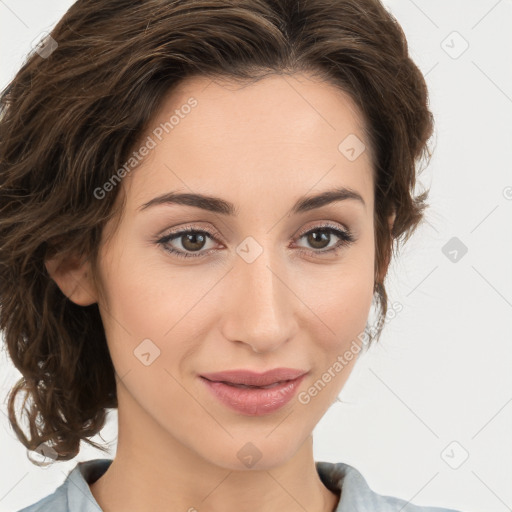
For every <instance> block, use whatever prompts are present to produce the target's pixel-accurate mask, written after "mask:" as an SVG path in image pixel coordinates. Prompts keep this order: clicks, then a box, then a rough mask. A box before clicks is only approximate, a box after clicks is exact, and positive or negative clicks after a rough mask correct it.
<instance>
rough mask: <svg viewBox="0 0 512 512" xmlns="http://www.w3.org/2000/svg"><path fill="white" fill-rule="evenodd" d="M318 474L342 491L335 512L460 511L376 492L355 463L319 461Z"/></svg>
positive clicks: (334, 488)
mask: <svg viewBox="0 0 512 512" xmlns="http://www.w3.org/2000/svg"><path fill="white" fill-rule="evenodd" d="M315 464H316V467H317V471H318V474H319V476H320V478H321V480H322V482H323V483H324V485H326V486H327V487H328V488H329V489H331V490H332V491H334V492H340V491H341V498H340V501H339V503H338V506H337V508H336V510H335V512H366V511H368V510H378V511H379V512H459V511H456V510H453V509H447V508H440V507H424V506H419V505H413V504H412V503H410V502H409V501H406V500H404V499H401V498H395V497H392V496H384V495H382V494H377V493H376V492H374V491H373V490H372V489H371V488H370V487H369V486H368V483H367V482H366V480H365V478H364V477H363V475H362V474H361V473H360V472H359V471H358V470H357V469H356V468H355V467H353V466H350V465H348V464H346V463H343V462H338V463H332V462H321V461H319V462H316V463H315Z"/></svg>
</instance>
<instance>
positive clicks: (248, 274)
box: [221, 251, 297, 353]
mask: <svg viewBox="0 0 512 512" xmlns="http://www.w3.org/2000/svg"><path fill="white" fill-rule="evenodd" d="M226 286H227V289H228V292H227V295H226V296H227V297H229V299H228V301H227V304H225V307H221V311H223V332H224V336H225V338H226V339H229V340H232V341H237V342H240V343H245V344H246V345H247V347H248V348H250V349H251V350H252V351H254V352H256V353H264V352H273V351H275V350H277V349H278V348H279V347H280V346H282V345H283V344H284V343H286V342H287V341H288V340H289V339H290V338H291V337H292V336H293V334H294V328H295V320H294V314H293V308H294V305H296V303H297V298H296V297H295V296H294V294H293V292H292V291H291V290H290V289H289V287H288V280H287V278H286V270H284V266H282V265H278V264H277V263H276V261H275V260H273V259H272V258H270V257H269V256H267V251H263V253H262V254H261V255H260V256H259V257H258V258H256V260H254V261H253V262H252V263H248V262H247V261H245V260H244V259H243V258H237V260H236V262H235V268H234V269H233V270H232V271H231V272H230V274H229V282H227V283H226Z"/></svg>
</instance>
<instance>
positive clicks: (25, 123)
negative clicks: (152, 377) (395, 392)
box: [0, 0, 433, 460]
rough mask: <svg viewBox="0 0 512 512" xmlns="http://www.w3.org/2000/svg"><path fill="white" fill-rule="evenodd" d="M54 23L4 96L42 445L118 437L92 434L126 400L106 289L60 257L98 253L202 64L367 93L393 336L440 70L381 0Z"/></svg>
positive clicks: (379, 278) (1, 105)
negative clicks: (103, 297)
mask: <svg viewBox="0 0 512 512" xmlns="http://www.w3.org/2000/svg"><path fill="white" fill-rule="evenodd" d="M50 36H51V38H47V39H46V40H45V45H44V46H41V47H40V48H39V49H38V50H37V51H33V52H32V53H30V54H29V55H28V56H27V58H26V60H25V62H24V64H23V65H22V66H21V68H20V69H19V71H18V72H17V74H16V75H15V77H14V79H13V80H12V81H11V82H10V83H9V84H8V86H7V87H6V88H5V89H4V90H3V91H2V93H1V96H0V239H1V240H2V244H1V246H0V329H1V330H2V332H3V334H4V339H5V343H6V346H7V349H8V353H9V356H10V358H11V360H12V361H13V363H14V365H15V366H16V368H17V369H18V370H19V371H20V372H21V374H22V378H20V379H19V380H18V381H17V382H16V384H15V385H14V386H13V388H12V389H11V390H10V393H9V400H8V414H9V421H10V423H11V426H12V428H13V429H14V431H15V433H16V435H17V437H18V438H19V440H20V441H21V442H22V443H23V445H24V446H25V447H26V448H27V449H29V450H34V449H36V448H38V447H40V446H41V445H42V443H44V444H45V446H46V445H47V446H50V447H51V448H52V449H53V450H54V452H55V453H56V454H57V456H55V459H56V460H69V459H71V458H73V457H74V456H75V455H76V454H77V453H78V452H79V449H80V441H81V440H84V441H85V442H87V443H89V444H91V445H93V446H95V447H96V448H99V449H101V450H105V449H104V448H103V447H102V446H100V445H98V444H96V443H94V442H93V441H91V440H90V439H88V438H89V437H92V436H94V435H95V434H97V433H98V432H99V431H100V430H101V428H102V427H103V425H104V423H105V420H106V413H107V411H106V409H107V408H116V407H117V395H116V382H115V374H114V372H115V370H114V367H113V364H112V360H111V358H110V354H109V351H108V347H107V343H106V337H105V332H104V328H103V325H102V321H101V317H100V314H99V309H98V305H97V304H96V303H95V304H92V305H90V306H79V305H77V304H75V303H73V302H72V301H71V300H69V299H68V298H67V297H66V296H65V295H64V294H63V293H62V292H61V290H60V289H59V287H58V286H57V285H56V283H55V282H54V281H53V280H52V279H51V278H50V276H49V274H48V271H47V269H46V267H45V261H46V259H48V258H50V257H52V256H54V255H58V254H61V255H66V254H68V255H71V254H78V255H80V256H81V257H84V258H87V259H89V261H90V262H91V264H92V267H93V269H97V266H96V263H97V257H98V248H99V244H100V241H101V236H102V232H103V227H104V226H105V224H106V223H107V222H108V221H109V220H110V219H115V218H118V214H119V212H120V211H121V209H122V208H123V206H124V204H121V206H120V207H119V208H117V206H116V205H115V201H116V197H117V195H118V193H119V190H118V189H120V187H117V188H116V189H115V190H114V191H112V192H110V193H109V194H107V195H106V196H105V197H104V198H103V199H102V200H101V201H99V200H98V199H97V198H96V197H95V195H94V190H95V189H97V188H98V187H101V186H102V184H104V183H106V182H107V181H108V180H109V179H110V177H111V176H112V174H113V171H114V170H116V169H119V168H121V167H122V165H123V163H124V162H126V160H127V158H128V155H130V153H131V152H132V151H133V149H134V147H135V144H136V142H137V141H138V138H139V137H140V136H141V134H142V133H144V130H145V129H146V128H147V127H148V123H149V122H150V120H151V119H152V117H153V116H154V115H155V114H156V113H157V111H158V108H159V105H160V104H161V102H162V101H163V98H164V96H165V95H166V94H167V93H168V92H169V91H170V90H171V89H172V88H173V87H175V86H176V85H177V84H178V83H180V82H181V81H183V80H184V79H186V78H187V77H192V76H194V75H196V76H197V75H200V76H209V77H212V78H214V77H224V78H226V77H227V78H230V79H233V80H240V81H242V82H244V81H257V80H259V79H261V78H264V77H265V76H268V75H271V74H284V73H295V72H302V71H306V72H312V73H314V74H316V75H318V76H320V77H321V78H323V79H324V80H325V81H328V82H329V83H331V84H334V85H335V86H337V87H339V88H340V89H341V90H343V91H344V92H346V93H348V94H349V95H350V97H351V98H352V99H353V100H354V102H355V104H356V105H357V107H358V108H359V109H360V111H361V113H362V115H363V118H364V120H365V125H366V131H367V135H368V137H369V142H370V151H371V155H372V163H373V172H374V178H375V179H374V185H375V186H374V194H375V197H374V199H375V212H374V226H375V232H374V236H375V247H376V254H375V293H374V300H375V304H376V305H377V306H378V309H379V311H380V313H379V317H378V318H379V320H378V323H377V330H376V332H377V336H376V337H375V339H378V337H379V336H380V332H381V330H382V326H383V323H384V319H385V316H386V312H387V294H386V290H385V286H384V282H383V281H384V275H385V269H387V264H388V263H389V261H390V259H391V257H392V255H393V253H394V252H395V253H396V252H397V251H398V248H399V245H400V244H401V243H403V242H405V241H406V240H407V239H408V238H409V237H410V235H411V234H412V232H413V231H414V230H415V228H416V227H417V225H418V224H419V222H420V221H421V220H422V217H423V210H424V209H425V207H426V199H427V196H428V191H427V192H423V193H422V194H420V195H417V196H415V195H414V194H415V183H416V174H417V163H418V162H419V161H420V159H422V158H423V157H428V159H430V156H431V152H430V149H429V147H428V144H427V143H428V139H429V138H430V137H431V135H432V132H433V116H432V114H431V112H430V110H429V107H428V92H427V87H426V83H425V79H424V77H423V75H422V74H421V72H420V70H419V69H418V67H417V66H416V65H415V64H414V62H413V61H412V60H411V58H410V56H409V52H408V45H407V42H406V38H405V35H404V32H403V30H402V28H401V27H400V25H399V24H398V22H397V20H396V19H395V18H394V17H393V16H392V15H391V14H390V13H389V12H388V11H387V10H386V9H385V8H384V7H383V6H382V4H381V3H379V1H378V0H237V1H236V2H235V1H234V0H138V1H137V0H79V1H77V2H76V3H74V4H73V5H72V6H71V7H70V9H69V10H68V11H67V12H66V13H65V15H64V16H63V17H62V19H61V20H60V21H59V22H58V23H57V25H56V26H55V27H54V29H53V30H52V31H51V33H50ZM116 204H117V203H116ZM392 212H394V213H395V215H396V217H395V221H394V224H393V226H392V230H390V229H389V226H388V222H387V219H388V217H389V215H391V213H392ZM20 392H23V394H24V401H23V404H22V407H21V409H22V410H20V411H19V412H20V414H22V413H23V412H25V413H26V415H27V418H28V424H29V432H30V437H27V436H26V435H25V433H24V432H23V431H22V429H21V427H20V426H19V423H18V418H17V414H16V413H17V411H16V407H15V398H16V396H17V395H18V393H20ZM27 403H28V406H27ZM20 419H21V416H20Z"/></svg>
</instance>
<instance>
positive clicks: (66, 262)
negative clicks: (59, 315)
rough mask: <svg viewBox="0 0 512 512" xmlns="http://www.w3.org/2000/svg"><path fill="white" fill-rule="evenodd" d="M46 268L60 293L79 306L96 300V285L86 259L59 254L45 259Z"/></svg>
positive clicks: (87, 304)
mask: <svg viewBox="0 0 512 512" xmlns="http://www.w3.org/2000/svg"><path fill="white" fill-rule="evenodd" d="M44 264H45V266H46V270H47V271H48V274H49V275H50V277H51V278H52V279H53V281H55V283H56V284H57V286H58V287H59V288H60V290H61V291H62V293H63V294H64V295H65V296H66V297H67V298H68V299H69V300H71V301H73V302H74V303H75V304H78V305H79V306H89V305H91V304H94V303H95V302H97V300H98V299H97V292H96V287H95V286H94V284H93V280H92V271H91V267H90V264H89V261H88V260H87V259H85V260H84V258H82V259H80V258H79V257H78V256H69V255H68V256H66V257H62V255H61V254H59V255H56V256H54V257H53V258H50V259H47V260H45V263H44Z"/></svg>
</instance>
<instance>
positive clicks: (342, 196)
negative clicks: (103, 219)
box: [138, 187, 366, 216]
mask: <svg viewBox="0 0 512 512" xmlns="http://www.w3.org/2000/svg"><path fill="white" fill-rule="evenodd" d="M347 199H354V200H356V201H359V202H360V203H361V204H362V205H363V206H364V207H365V208H366V203H365V202H364V199H363V198H362V197H361V195H360V194H359V193H358V192H356V191H355V190H352V189H350V188H345V187H338V188H335V189H332V190H326V191H324V192H320V193H318V194H315V195H311V196H302V197H300V198H299V199H298V200H297V201H296V202H295V204H294V205H293V206H292V208H291V209H290V211H289V212H288V214H291V215H296V214H299V213H304V212H307V211H310V210H314V209H316V208H321V207H322V206H326V205H328V204H331V203H335V202H339V201H345V200H347ZM162 204H182V205H186V206H194V207H195V208H201V209H202V210H207V211H210V212H214V213H219V214H221V215H231V216H234V215H236V214H237V212H238V209H237V208H236V206H235V205H234V204H233V203H230V202H229V201H226V200H225V199H221V198H220V197H213V196H207V195H204V194H188V193H176V192H168V193H166V194H163V195H161V196H157V197H155V198H153V199H151V200H150V201H148V202H147V203H144V204H143V205H141V206H140V207H139V208H138V210H140V211H142V210H146V209H147V208H150V207H151V206H157V205H162Z"/></svg>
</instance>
